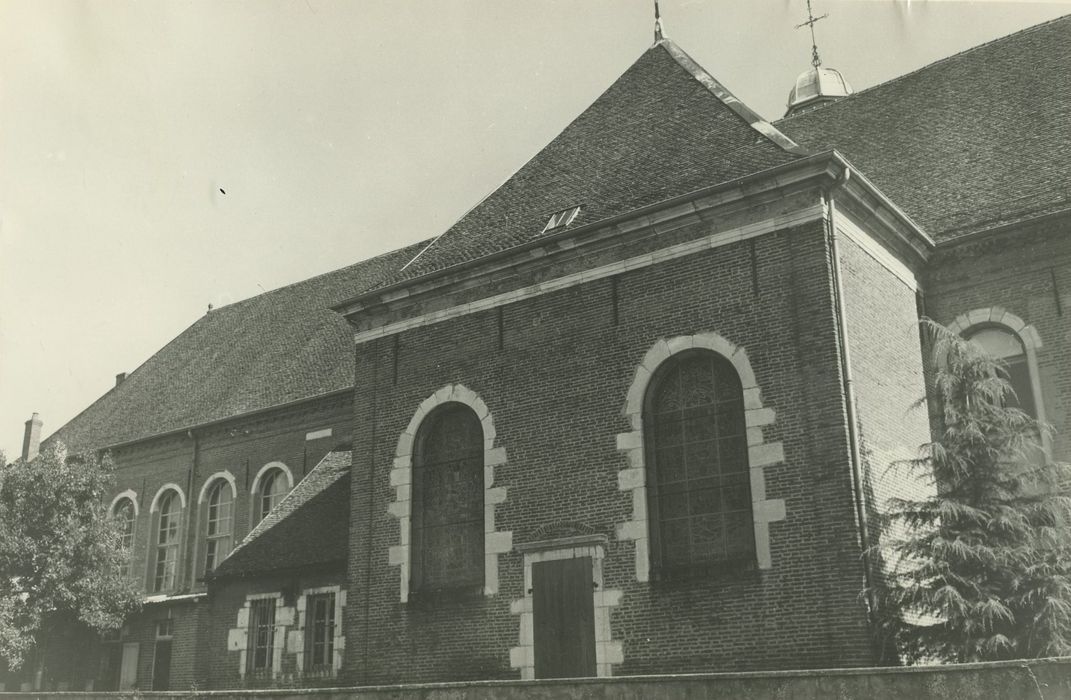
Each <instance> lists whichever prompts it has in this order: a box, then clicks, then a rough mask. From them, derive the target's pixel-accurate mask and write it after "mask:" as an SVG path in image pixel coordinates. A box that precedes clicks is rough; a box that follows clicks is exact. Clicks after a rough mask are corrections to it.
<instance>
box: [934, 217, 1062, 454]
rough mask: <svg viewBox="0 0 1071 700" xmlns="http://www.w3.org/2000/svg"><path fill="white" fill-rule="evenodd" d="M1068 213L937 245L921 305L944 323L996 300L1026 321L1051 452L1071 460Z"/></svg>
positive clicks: (997, 304)
mask: <svg viewBox="0 0 1071 700" xmlns="http://www.w3.org/2000/svg"><path fill="white" fill-rule="evenodd" d="M1069 234H1071V218H1068V217H1064V218H1062V219H1050V220H1047V221H1043V222H1039V223H1035V224H1032V225H1030V224H1028V225H1024V226H1020V227H1017V228H1016V229H1014V230H1011V231H1008V232H1007V233H1003V234H1001V235H996V236H990V237H987V238H984V239H981V240H977V241H964V242H963V243H959V244H956V245H950V246H947V247H942V248H940V249H938V251H937V253H936V254H935V255H934V256H933V258H932V259H931V264H930V269H929V272H928V274H927V281H926V312H927V314H928V315H929V316H931V317H932V318H933V319H935V320H937V321H939V322H941V323H944V324H947V323H950V322H952V321H953V320H954V319H955V318H956V317H957V316H959V315H960V314H964V313H967V312H969V311H971V310H973V309H980V308H988V307H994V306H999V307H1003V308H1004V309H1006V310H1007V311H1009V312H1010V313H1012V314H1015V315H1016V316H1018V317H1019V318H1021V319H1022V320H1023V321H1024V322H1025V323H1027V324H1029V325H1031V326H1033V327H1034V328H1035V329H1036V330H1037V332H1038V335H1039V336H1040V338H1041V341H1042V347H1041V349H1040V350H1039V351H1038V365H1039V370H1040V384H1041V387H1042V395H1043V397H1044V406H1045V414H1046V418H1047V420H1048V422H1049V423H1051V424H1052V425H1053V426H1054V427H1055V429H1056V435H1055V436H1054V439H1053V456H1054V458H1056V459H1058V460H1062V461H1068V460H1071V363H1069V362H1068V361H1067V356H1068V351H1069V344H1071V237H1069Z"/></svg>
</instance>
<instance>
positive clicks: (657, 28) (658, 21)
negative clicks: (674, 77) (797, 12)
mask: <svg viewBox="0 0 1071 700" xmlns="http://www.w3.org/2000/svg"><path fill="white" fill-rule="evenodd" d="M809 1H810V0H808V2H809ZM662 39H663V36H662V15H661V14H659V12H658V0H655V4H654V40H655V43H656V44H657V43H658V42H660V41H662Z"/></svg>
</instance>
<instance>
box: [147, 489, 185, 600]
mask: <svg viewBox="0 0 1071 700" xmlns="http://www.w3.org/2000/svg"><path fill="white" fill-rule="evenodd" d="M185 510H186V495H185V494H184V493H183V491H182V489H181V488H180V487H179V486H178V485H177V484H165V485H163V486H161V487H160V490H159V491H157V492H156V496H154V497H153V499H152V506H151V507H150V508H149V512H150V514H151V515H152V528H151V537H152V541H151V543H150V545H151V547H150V552H151V553H150V556H149V590H151V591H152V592H153V593H167V592H170V591H173V590H175V589H176V588H177V587H178V583H179V579H180V573H181V572H180V558H181V541H182V517H183V513H184V512H185Z"/></svg>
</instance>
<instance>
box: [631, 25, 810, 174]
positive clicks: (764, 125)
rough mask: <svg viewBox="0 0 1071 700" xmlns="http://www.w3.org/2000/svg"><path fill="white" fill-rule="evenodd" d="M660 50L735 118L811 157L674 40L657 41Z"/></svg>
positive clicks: (791, 150) (793, 151)
mask: <svg viewBox="0 0 1071 700" xmlns="http://www.w3.org/2000/svg"><path fill="white" fill-rule="evenodd" d="M656 46H660V47H662V48H663V49H664V50H665V51H666V53H668V54H669V55H670V57H671V58H673V60H674V61H676V62H677V65H679V66H680V67H681V68H683V69H684V70H685V71H687V72H688V73H689V74H690V75H691V76H692V77H693V78H694V79H695V80H696V81H697V82H698V83H699V84H700V85H702V86H703V87H705V88H706V89H707V90H708V91H709V92H710V94H712V95H714V97H716V98H717V99H718V100H719V101H720V102H721V103H722V104H724V105H725V106H726V107H728V108H729V109H730V110H732V112H733V113H734V114H736V115H737V116H738V117H740V118H741V119H743V120H744V121H745V122H747V125H748V126H750V127H751V128H752V129H754V130H755V131H757V132H759V133H760V134H762V135H763V136H765V137H766V138H767V139H768V140H770V141H772V142H773V143H774V144H775V145H776V146H778V147H780V148H781V149H782V150H784V151H787V152H788V153H791V154H793V155H797V156H806V155H810V154H811V152H810V151H808V150H807V149H805V148H804V147H803V146H800V145H799V144H798V143H796V142H795V141H793V140H792V139H791V138H789V137H788V136H787V135H786V134H784V133H783V132H782V131H780V130H779V129H778V128H777V127H775V126H774V125H773V123H771V122H769V121H767V120H766V119H764V118H763V117H762V115H760V114H759V113H758V112H756V111H755V110H753V109H751V108H750V107H748V106H747V105H746V104H744V102H743V101H742V100H741V99H740V98H739V97H737V96H736V95H734V94H733V93H732V91H730V90H729V88H727V87H725V86H724V85H722V83H721V82H720V81H719V80H718V79H717V78H715V77H714V76H713V75H711V74H710V73H709V72H708V71H707V70H706V69H705V68H703V66H701V65H699V63H698V62H697V61H696V60H695V59H694V58H692V57H691V56H689V55H688V54H687V52H685V51H684V49H682V48H681V47H679V46H677V45H676V44H675V43H673V41H672V40H670V39H666V38H663V39H660V40H659V41H656V42H655V43H654V45H653V46H652V47H651V48H654V47H656Z"/></svg>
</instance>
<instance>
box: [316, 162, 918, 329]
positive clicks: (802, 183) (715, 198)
mask: <svg viewBox="0 0 1071 700" xmlns="http://www.w3.org/2000/svg"><path fill="white" fill-rule="evenodd" d="M849 171H850V172H852V173H854V176H853V177H845V173H846V172H849ZM837 183H841V184H842V186H841V187H840V188H839V190H838V197H839V199H838V202H839V203H841V204H847V206H848V208H849V209H850V210H851V211H852V212H853V214H854V215H855V216H856V218H857V219H859V220H860V221H861V222H862V223H863V224H864V225H865V226H868V227H870V228H872V229H876V235H877V237H878V238H879V239H881V240H882V241H883V242H884V243H885V244H886V245H891V246H895V248H896V250H897V252H899V253H900V254H901V255H903V254H907V255H909V256H910V257H918V258H920V259H925V256H926V255H927V254H928V251H929V250H930V249H932V247H933V241H932V240H931V239H930V238H929V236H927V235H926V234H925V233H924V232H923V231H922V230H921V229H920V228H919V227H918V226H917V225H916V224H914V222H912V221H911V219H910V218H909V217H908V216H907V215H906V214H904V213H903V212H902V211H901V210H900V209H899V208H898V207H897V206H896V205H895V204H893V203H892V201H891V200H889V198H888V197H886V196H885V195H884V194H882V193H881V192H880V191H879V190H878V189H877V188H876V187H875V186H874V185H873V184H872V183H870V181H869V180H867V179H866V178H865V177H864V176H862V175H861V174H860V173H859V172H858V171H857V170H855V169H854V168H853V167H852V166H851V165H850V164H849V163H848V161H846V160H845V159H844V158H843V157H842V156H841V155H840V154H839V153H837V152H836V151H829V152H826V153H821V154H817V155H814V156H809V157H807V158H803V159H800V160H799V161H796V162H794V163H791V164H789V165H786V166H779V167H777V168H772V169H769V170H766V171H762V172H760V173H756V174H753V175H749V176H747V177H743V178H739V179H737V180H733V181H730V182H727V183H723V184H720V185H717V186H713V187H709V188H705V189H703V190H699V191H697V192H693V193H691V194H689V195H685V196H683V197H676V198H673V199H669V200H666V201H663V202H659V203H657V204H654V205H650V206H647V207H642V208H639V209H636V210H634V211H632V212H629V213H628V214H627V215H624V216H619V217H614V218H612V219H607V220H603V221H600V222H594V223H592V224H589V225H586V226H581V227H578V228H575V229H567V230H565V231H563V232H560V233H557V234H550V235H547V236H544V237H543V238H540V239H538V240H536V241H533V242H531V243H527V244H524V245H521V246H516V247H514V248H511V249H509V250H506V251H502V252H500V253H495V254H493V255H489V256H485V257H483V258H478V259H474V260H470V261H468V262H466V263H462V264H459V265H456V266H453V267H450V268H446V269H443V270H440V271H437V272H433V273H429V274H428V275H424V276H422V277H418V278H416V279H413V280H408V281H405V282H400V283H398V284H394V285H390V286H387V287H383V288H379V289H375V290H371V291H369V292H367V293H365V294H362V295H361V296H358V297H355V298H353V299H351V300H349V301H347V302H344V303H342V304H340V305H338V306H336V307H334V310H335V311H337V312H339V313H341V314H343V315H345V316H346V318H347V319H348V320H349V321H350V323H351V325H353V326H354V328H355V330H356V331H357V334H358V336H364V335H366V334H367V333H369V332H371V331H372V330H373V329H374V328H375V327H377V326H386V325H397V324H396V323H393V322H396V321H398V320H399V319H398V318H397V317H395V318H393V319H389V320H387V321H384V320H383V318H382V317H384V316H390V315H391V314H395V316H397V314H399V313H401V314H403V315H408V316H420V317H426V316H429V315H431V316H434V315H435V314H437V313H438V314H440V315H441V312H444V311H447V306H448V305H449V303H450V302H449V298H450V295H455V294H457V293H458V292H463V291H464V290H472V291H470V292H469V294H470V297H480V296H483V297H490V296H499V297H501V296H503V294H508V293H511V292H513V291H515V289H516V287H517V286H519V285H520V284H521V283H520V282H519V280H520V278H521V277H522V276H523V275H524V274H525V273H527V272H531V271H533V270H537V269H539V268H542V270H543V271H546V270H548V268H549V269H550V273H551V274H549V276H548V277H547V279H543V280H541V284H544V285H546V287H547V291H550V290H552V289H555V288H559V287H560V286H561V285H560V284H555V281H556V279H555V277H554V275H553V272H554V271H555V270H556V269H559V268H560V269H563V270H564V269H565V268H570V267H588V268H592V267H596V266H593V265H591V264H585V263H586V262H587V261H586V260H585V258H586V256H591V255H592V254H594V253H599V254H604V253H605V251H606V250H607V249H608V247H609V246H612V245H622V246H623V245H624V244H625V243H627V242H631V241H636V240H638V239H641V238H643V237H645V236H659V235H663V234H665V233H667V232H669V231H673V230H675V229H679V228H681V227H683V226H686V225H689V224H693V223H700V222H711V223H713V224H722V223H723V222H725V221H727V220H729V219H730V218H731V217H734V216H735V217H737V218H740V219H742V221H741V223H742V224H743V226H737V227H736V228H737V229H740V228H745V229H746V228H748V226H747V224H746V223H745V221H746V219H747V218H748V217H750V218H751V220H752V221H755V220H757V219H759V218H760V217H761V216H762V215H763V212H762V211H758V209H759V208H761V207H767V208H774V207H775V206H776V204H777V203H782V204H783V203H784V202H785V201H787V200H789V199H790V198H792V197H801V196H802V197H803V198H804V199H806V198H807V197H809V195H807V194H806V193H808V192H815V200H817V199H818V191H827V190H829V189H831V188H832V187H833V186H834V185H835V184H837ZM816 190H817V191H816ZM800 207H801V209H802V208H806V207H807V203H806V202H802V203H801V204H800ZM749 208H755V209H756V210H757V211H755V212H751V213H750V214H749V213H748V210H749ZM777 218H781V219H786V220H787V219H791V218H792V217H791V216H782V217H772V218H771V219H770V220H773V219H777ZM655 255H657V252H656V253H655ZM542 274H547V273H546V272H542ZM574 274H575V273H574ZM564 276H565V275H559V277H564ZM511 281H512V282H513V283H514V287H513V288H510V287H509V284H510V282H511ZM480 289H482V290H484V291H483V292H482V293H481V292H479V291H475V290H480ZM473 292H475V294H473ZM442 300H448V303H447V304H444V303H443V301H442ZM474 301H475V298H469V299H466V300H464V301H463V302H461V304H462V305H463V304H466V303H473V302H474ZM454 303H455V304H456V303H457V302H454ZM473 305H474V306H475V304H473ZM410 309H412V310H413V311H410ZM474 310H476V309H474ZM451 315H456V313H451ZM374 317H380V318H379V319H374ZM376 335H383V334H382V333H380V334H376Z"/></svg>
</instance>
